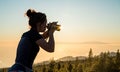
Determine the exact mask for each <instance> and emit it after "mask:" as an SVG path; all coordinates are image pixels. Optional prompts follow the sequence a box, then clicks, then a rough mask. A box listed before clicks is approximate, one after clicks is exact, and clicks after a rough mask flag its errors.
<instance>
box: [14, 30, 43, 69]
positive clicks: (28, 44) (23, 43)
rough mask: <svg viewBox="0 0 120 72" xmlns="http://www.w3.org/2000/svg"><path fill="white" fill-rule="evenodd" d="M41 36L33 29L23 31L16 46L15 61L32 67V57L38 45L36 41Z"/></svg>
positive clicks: (35, 53) (36, 51) (37, 50)
mask: <svg viewBox="0 0 120 72" xmlns="http://www.w3.org/2000/svg"><path fill="white" fill-rule="evenodd" d="M41 38H43V37H42V36H41V35H40V34H39V33H38V32H37V31H35V30H33V29H31V30H29V31H28V32H25V33H23V35H22V37H21V40H20V42H19V44H18V47H17V55H16V60H15V62H16V63H20V64H22V65H24V66H26V67H28V68H30V69H32V65H33V62H34V59H35V57H36V55H37V53H38V52H39V46H38V45H37V44H36V41H37V40H38V39H41Z"/></svg>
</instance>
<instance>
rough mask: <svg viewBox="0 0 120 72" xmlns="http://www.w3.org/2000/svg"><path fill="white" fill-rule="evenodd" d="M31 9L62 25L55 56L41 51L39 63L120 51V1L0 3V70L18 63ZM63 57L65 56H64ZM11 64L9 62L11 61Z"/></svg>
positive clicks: (12, 0) (10, 0)
mask: <svg viewBox="0 0 120 72" xmlns="http://www.w3.org/2000/svg"><path fill="white" fill-rule="evenodd" d="M28 9H34V10H36V11H37V12H43V13H45V14H46V15H47V19H48V22H53V21H58V24H60V25H61V31H56V32H55V34H54V35H55V43H56V46H55V52H54V53H47V52H45V51H44V50H42V49H41V50H40V52H39V54H38V56H37V57H36V60H35V62H36V63H37V62H40V61H44V60H48V59H50V58H51V57H54V58H56V59H57V58H60V57H64V56H69V55H70V56H79V55H84V56H86V55H87V53H88V51H89V48H93V51H94V52H95V54H98V53H100V52H103V51H117V49H120V0H0V67H9V66H10V65H11V64H13V63H14V59H15V55H16V48H17V45H18V42H19V40H20V37H21V35H22V34H23V33H24V32H26V31H28V30H29V25H28V18H27V16H25V13H26V11H27V10H28ZM61 53H62V54H61ZM8 60H9V61H8Z"/></svg>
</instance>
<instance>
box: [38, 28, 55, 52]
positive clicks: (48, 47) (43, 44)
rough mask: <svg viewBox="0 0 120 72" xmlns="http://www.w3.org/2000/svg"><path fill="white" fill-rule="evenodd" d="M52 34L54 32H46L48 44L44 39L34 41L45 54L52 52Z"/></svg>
mask: <svg viewBox="0 0 120 72" xmlns="http://www.w3.org/2000/svg"><path fill="white" fill-rule="evenodd" d="M53 33H54V30H50V31H48V35H49V40H48V42H47V41H46V40H45V39H39V40H37V41H36V43H37V44H38V45H39V46H40V47H42V48H43V49H44V50H46V51H47V52H54V47H55V41H54V35H53Z"/></svg>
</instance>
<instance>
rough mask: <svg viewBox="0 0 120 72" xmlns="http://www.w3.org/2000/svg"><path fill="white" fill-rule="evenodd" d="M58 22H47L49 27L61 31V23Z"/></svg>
mask: <svg viewBox="0 0 120 72" xmlns="http://www.w3.org/2000/svg"><path fill="white" fill-rule="evenodd" d="M57 23H58V22H52V23H51V22H50V23H48V24H47V29H48V30H49V29H55V30H56V31H60V27H61V25H59V24H57Z"/></svg>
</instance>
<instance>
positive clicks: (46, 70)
mask: <svg viewBox="0 0 120 72" xmlns="http://www.w3.org/2000/svg"><path fill="white" fill-rule="evenodd" d="M33 69H34V72H120V52H119V50H117V52H114V53H113V52H104V53H101V54H100V55H97V56H93V52H92V49H90V51H89V55H88V58H86V59H83V60H79V59H76V60H75V61H59V62H56V61H54V60H51V62H50V63H49V64H41V65H35V66H34V67H33Z"/></svg>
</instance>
